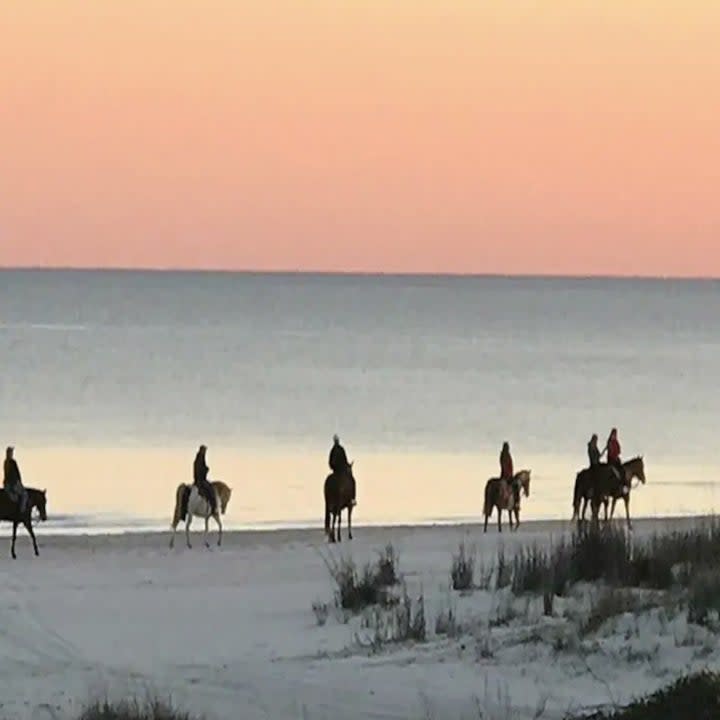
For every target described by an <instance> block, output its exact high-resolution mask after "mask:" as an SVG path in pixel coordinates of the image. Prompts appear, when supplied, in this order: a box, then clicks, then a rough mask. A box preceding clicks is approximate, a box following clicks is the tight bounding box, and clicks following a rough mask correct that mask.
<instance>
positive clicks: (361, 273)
mask: <svg viewBox="0 0 720 720" xmlns="http://www.w3.org/2000/svg"><path fill="white" fill-rule="evenodd" d="M0 272H33V273H40V272H46V273H53V272H63V273H108V274H112V273H115V274H121V273H122V274H138V275H143V274H158V275H170V274H175V275H242V276H249V277H253V276H254V277H257V276H277V277H308V278H321V277H328V278H342V277H346V278H405V279H413V278H416V279H432V278H437V279H444V280H452V279H476V280H482V279H486V280H576V281H577V280H582V281H607V280H620V281H647V282H718V281H720V276H715V275H638V274H632V273H628V274H617V275H604V274H597V275H595V274H593V275H586V274H555V273H499V272H468V273H459V272H458V273H455V272H432V271H429V270H428V271H383V270H317V269H305V270H298V269H291V268H288V269H278V268H276V269H251V268H215V267H206V268H174V267H126V266H108V267H94V266H87V267H84V266H72V265H68V266H63V265H57V266H37V265H18V266H13V265H0Z"/></svg>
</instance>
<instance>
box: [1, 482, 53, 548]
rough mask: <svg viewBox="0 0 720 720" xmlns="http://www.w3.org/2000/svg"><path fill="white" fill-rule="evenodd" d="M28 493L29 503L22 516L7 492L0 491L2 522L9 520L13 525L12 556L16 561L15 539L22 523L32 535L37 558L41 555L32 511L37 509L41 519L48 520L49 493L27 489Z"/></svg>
mask: <svg viewBox="0 0 720 720" xmlns="http://www.w3.org/2000/svg"><path fill="white" fill-rule="evenodd" d="M25 492H26V493H27V502H26V504H25V511H24V512H23V513H22V514H21V513H19V512H18V507H17V503H16V502H15V501H14V500H13V499H12V498H11V497H10V496H9V495H8V494H7V492H6V491H5V490H0V520H9V521H10V522H11V523H12V524H13V534H12V544H11V546H10V554H11V555H12V559H13V560H16V559H17V556H16V555H15V539H16V538H17V529H18V525H19V524H20V523H22V524H23V525H24V526H25V529H26V530H27V531H28V533H29V534H30V537H31V538H32V542H33V549H34V550H35V556H36V557H37V556H38V555H40V552H39V551H38V546H37V540H35V532H34V531H33V526H32V510H33V508H37V509H38V511H39V513H40V519H41V520H42V521H43V522H45V521H46V520H47V491H46V490H36V489H35V488H25Z"/></svg>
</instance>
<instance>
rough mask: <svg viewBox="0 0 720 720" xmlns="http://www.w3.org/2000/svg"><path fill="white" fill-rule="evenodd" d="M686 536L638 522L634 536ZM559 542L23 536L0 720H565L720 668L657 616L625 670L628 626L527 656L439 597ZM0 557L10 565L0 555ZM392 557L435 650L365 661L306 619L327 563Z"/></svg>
mask: <svg viewBox="0 0 720 720" xmlns="http://www.w3.org/2000/svg"><path fill="white" fill-rule="evenodd" d="M692 522H693V520H689V519H677V520H663V519H655V520H645V521H643V520H638V521H636V528H635V533H634V535H635V537H636V538H639V537H640V536H642V535H643V534H645V533H648V532H651V531H652V530H657V529H662V528H667V527H670V526H686V525H688V524H690V523H692ZM568 529H569V525H568V523H560V522H543V523H527V524H525V525H524V526H523V527H522V528H521V530H520V531H519V532H518V533H513V534H510V533H508V532H504V533H503V534H502V536H499V535H498V534H497V531H496V529H495V528H494V527H493V528H492V530H489V531H488V533H487V535H483V534H482V529H481V528H480V527H478V526H463V527H459V526H456V527H440V526H435V527H395V528H356V531H355V539H354V540H353V541H352V542H349V543H348V542H346V543H343V544H342V545H337V546H334V547H332V548H331V547H330V546H328V545H327V543H325V542H324V537H323V535H322V533H321V532H320V531H319V530H312V531H303V530H297V531H275V532H227V533H226V534H225V542H224V545H223V547H222V548H217V547H213V548H212V549H211V550H206V549H205V548H204V547H202V545H201V542H200V533H195V534H194V536H193V539H194V542H195V545H194V547H193V549H192V550H188V549H186V548H185V547H184V543H183V542H182V536H181V535H179V536H178V543H177V546H176V548H175V549H174V550H172V551H171V550H170V549H169V548H168V539H169V534H168V533H165V534H154V533H153V534H126V535H116V536H77V537H66V536H55V537H52V536H48V535H44V534H43V528H42V526H40V527H39V528H38V537H39V542H40V553H41V555H40V557H39V558H35V557H34V556H33V555H32V549H31V546H30V543H29V540H28V539H27V538H26V537H25V536H21V538H20V539H19V540H18V560H17V561H15V562H13V561H11V560H10V559H9V557H7V555H6V557H7V559H3V560H2V561H0V573H1V575H0V633H2V638H1V640H0V677H2V680H3V691H2V695H1V697H0V717H8V718H18V719H25V718H28V719H29V718H33V719H35V718H42V717H59V718H65V717H72V714H73V711H74V710H77V709H78V703H82V702H84V701H85V700H86V699H88V697H89V696H93V695H97V694H103V695H104V694H105V693H109V694H111V695H122V694H125V693H127V692H137V691H139V692H143V691H144V690H145V689H146V688H151V689H153V690H155V691H157V692H159V693H160V694H165V695H167V694H171V695H172V696H173V698H174V699H175V700H176V701H177V703H178V704H179V705H181V706H182V707H184V708H186V709H189V710H191V711H195V712H202V713H204V714H205V715H206V716H208V717H209V718H217V719H222V720H225V719H228V720H229V719H230V718H233V719H234V718H248V719H251V720H252V719H255V718H273V719H281V718H301V717H307V718H310V719H312V720H314V719H315V718H318V719H324V718H334V719H338V718H358V717H374V718H420V717H425V716H427V715H428V714H430V715H432V716H434V717H438V718H443V719H444V718H453V720H455V719H456V718H460V717H471V716H472V717H477V708H476V704H477V703H478V702H479V703H481V704H482V705H483V707H485V709H486V710H487V711H489V712H490V713H491V715H490V716H491V717H493V714H492V713H494V716H496V717H498V718H500V717H503V718H506V717H507V710H508V707H512V710H513V714H512V715H511V716H510V717H513V718H525V717H528V718H529V717H532V716H533V714H534V712H535V709H536V707H537V705H538V703H539V702H540V701H544V703H545V705H546V711H545V715H544V717H546V718H556V717H557V718H559V717H562V716H563V715H564V714H565V712H566V711H567V710H568V708H580V707H590V706H594V705H597V704H603V703H608V702H610V701H617V702H620V701H622V700H626V699H629V698H630V697H632V696H633V695H635V694H640V693H642V692H644V691H646V690H652V689H654V688H656V687H658V686H659V685H661V684H664V683H665V682H667V681H668V680H669V679H672V677H674V676H676V675H678V674H680V673H681V672H682V671H684V670H686V669H687V668H688V667H694V666H698V667H706V666H708V665H710V666H717V665H718V663H719V662H720V654H719V653H718V652H717V650H715V649H714V647H712V648H708V647H705V646H707V643H708V641H707V639H703V638H702V637H698V638H697V639H696V640H697V642H695V641H694V640H693V641H692V642H691V641H690V640H687V642H681V641H679V640H678V633H681V634H682V633H685V635H684V636H683V637H686V636H687V633H688V628H687V626H686V625H685V626H682V627H681V625H682V623H683V622H684V621H683V619H682V618H678V619H675V620H672V621H669V622H668V623H666V624H665V625H663V626H662V627H660V626H657V627H656V625H654V624H653V623H655V620H653V617H652V616H648V617H647V618H639V619H636V625H633V630H632V633H630V634H631V635H632V637H633V642H635V641H637V644H638V645H639V649H638V652H637V653H636V654H635V655H634V656H632V657H631V656H630V655H627V657H626V655H625V654H624V653H626V651H627V647H628V642H629V641H628V639H627V636H628V633H629V632H630V631H629V630H627V629H625V630H623V628H622V627H621V625H619V626H618V628H615V629H614V630H613V631H612V632H611V633H609V634H607V633H606V635H605V636H602V637H599V638H595V640H594V642H595V645H589V646H588V649H587V652H583V653H582V654H577V655H576V654H573V653H572V652H557V650H556V649H555V650H554V649H553V647H552V644H551V642H549V641H544V640H542V639H541V638H540V636H542V633H543V632H545V631H550V630H551V629H552V628H550V626H549V625H547V624H546V625H542V622H541V621H542V618H540V619H538V627H539V628H540V630H542V632H539V633H536V636H537V637H535V639H534V640H529V639H528V637H527V636H528V628H527V627H525V626H522V623H518V624H512V623H511V624H510V625H509V626H508V627H503V628H497V629H494V630H492V631H488V630H487V629H485V630H482V629H481V628H482V627H483V626H485V628H486V621H487V617H488V616H489V615H490V614H492V612H493V611H494V610H493V607H494V604H496V603H497V602H499V600H500V599H499V598H498V597H496V595H497V594H490V593H483V592H476V593H473V594H471V595H468V596H462V597H460V596H459V595H458V594H457V593H452V592H451V591H450V590H449V589H448V583H449V580H448V573H449V567H450V560H451V554H452V553H453V552H454V551H455V550H456V549H457V546H458V543H459V542H460V541H461V540H465V541H466V542H467V543H469V544H471V545H476V546H477V549H478V552H479V553H480V554H481V555H482V556H486V557H487V558H488V559H490V558H491V557H494V556H495V554H496V550H497V544H498V542H503V543H504V544H505V547H506V550H507V552H508V553H511V552H512V551H513V548H515V547H517V546H518V545H520V544H523V543H530V542H549V541H551V539H552V538H557V537H559V536H560V535H561V534H562V533H563V532H567V531H568ZM213 539H214V536H213ZM1 542H2V543H3V545H5V544H6V543H7V544H8V547H5V549H4V550H3V552H4V553H7V552H8V551H9V541H8V540H7V539H6V538H3V539H2V541H1ZM388 542H392V543H393V544H394V546H395V547H396V549H397V550H398V552H399V555H400V569H401V572H402V573H403V574H404V575H405V578H406V581H407V584H408V588H409V590H410V594H411V595H413V596H415V595H417V594H419V591H420V588H422V591H423V592H424V595H425V599H426V614H427V618H428V627H429V638H428V641H427V642H426V643H422V644H417V645H408V644H401V645H386V646H384V647H383V648H382V649H380V651H379V652H372V651H370V650H369V649H368V648H366V647H364V646H363V643H362V638H363V636H364V634H367V632H368V631H367V630H366V629H364V628H363V623H362V619H360V618H354V619H352V620H350V621H349V622H348V623H344V622H343V621H342V618H340V617H339V616H338V615H335V614H334V613H332V612H331V614H330V617H329V619H328V621H327V624H325V625H324V626H318V624H317V622H316V619H315V615H314V613H313V611H312V609H311V606H312V604H313V602H314V601H320V602H327V603H329V604H330V605H332V599H333V591H334V588H333V583H332V581H331V579H330V578H329V575H328V572H327V569H326V567H325V565H324V562H323V559H322V557H321V555H320V552H323V553H325V554H327V553H330V552H332V553H333V554H335V555H337V554H339V553H344V554H352V556H353V558H354V559H355V560H356V562H358V563H359V564H362V563H364V562H365V561H367V560H372V559H373V558H374V557H376V551H378V550H380V549H382V547H383V546H384V545H385V544H386V543H388ZM449 605H453V606H454V607H455V608H456V610H457V613H458V615H459V616H460V617H461V620H462V622H463V624H465V625H466V627H467V632H466V633H464V634H463V635H462V636H461V637H458V638H454V639H448V638H445V637H436V636H435V634H434V619H435V617H436V615H437V614H438V613H439V612H440V611H441V610H443V608H446V607H448V606H449ZM484 623H485V625H484ZM663 628H664V629H663ZM523 632H524V633H525V637H524V639H523V638H522V637H521V635H522V633H523ZM663 633H665V634H663ZM658 644H659V645H658ZM646 647H647V648H649V649H648V650H647V651H645V650H643V648H646ZM703 647H705V649H704V650H703ZM698 648H700V649H698ZM641 651H642V652H641ZM643 653H644V654H643Z"/></svg>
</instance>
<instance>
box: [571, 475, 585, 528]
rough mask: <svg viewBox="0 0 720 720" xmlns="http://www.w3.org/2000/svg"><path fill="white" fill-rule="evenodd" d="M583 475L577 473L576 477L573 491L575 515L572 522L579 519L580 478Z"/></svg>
mask: <svg viewBox="0 0 720 720" xmlns="http://www.w3.org/2000/svg"><path fill="white" fill-rule="evenodd" d="M581 475H582V473H581V472H579V473H577V475H575V488H574V490H573V514H572V518H571V519H572V520H575V519H577V516H578V515H579V513H580V494H581V493H580V476H581Z"/></svg>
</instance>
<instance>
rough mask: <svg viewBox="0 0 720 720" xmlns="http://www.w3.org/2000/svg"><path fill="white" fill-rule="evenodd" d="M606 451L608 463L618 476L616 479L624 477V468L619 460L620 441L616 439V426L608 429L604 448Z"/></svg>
mask: <svg viewBox="0 0 720 720" xmlns="http://www.w3.org/2000/svg"><path fill="white" fill-rule="evenodd" d="M603 452H607V460H608V465H610V467H612V468H613V470H614V471H615V473H616V474H617V476H618V480H624V479H625V477H624V476H625V468H623V465H622V461H621V460H620V442H619V441H618V439H617V428H613V429H612V430H611V431H610V436H609V437H608V440H607V444H606V445H605V450H604V451H603Z"/></svg>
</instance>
